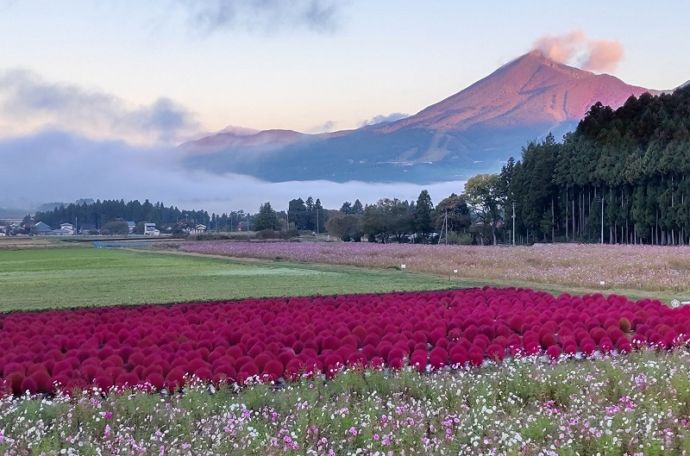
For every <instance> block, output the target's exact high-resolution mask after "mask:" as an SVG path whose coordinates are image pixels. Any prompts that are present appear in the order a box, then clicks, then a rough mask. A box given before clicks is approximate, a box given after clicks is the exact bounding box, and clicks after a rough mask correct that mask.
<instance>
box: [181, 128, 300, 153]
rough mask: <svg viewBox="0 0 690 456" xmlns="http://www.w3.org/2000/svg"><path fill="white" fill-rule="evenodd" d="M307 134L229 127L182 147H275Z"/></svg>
mask: <svg viewBox="0 0 690 456" xmlns="http://www.w3.org/2000/svg"><path fill="white" fill-rule="evenodd" d="M309 136H310V135H305V134H304V133H299V132H297V131H293V130H263V131H258V130H251V129H249V128H241V127H229V128H225V129H223V130H221V131H220V132H218V133H216V134H213V135H210V136H205V137H203V138H200V139H197V140H195V141H190V142H188V143H185V144H183V147H184V148H185V149H187V150H189V151H195V152H215V151H218V150H224V149H232V148H240V147H260V148H265V149H277V148H281V147H285V146H287V145H290V144H294V143H296V142H300V141H302V140H305V139H307V138H309Z"/></svg>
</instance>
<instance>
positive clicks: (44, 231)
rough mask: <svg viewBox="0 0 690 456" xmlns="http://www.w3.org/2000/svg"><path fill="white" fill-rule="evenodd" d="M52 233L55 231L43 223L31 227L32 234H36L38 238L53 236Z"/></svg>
mask: <svg viewBox="0 0 690 456" xmlns="http://www.w3.org/2000/svg"><path fill="white" fill-rule="evenodd" d="M52 231H53V229H52V228H51V227H50V226H49V225H48V224H46V223H43V222H37V223H36V224H34V226H32V227H31V234H36V235H38V236H46V235H48V234H51V232H52Z"/></svg>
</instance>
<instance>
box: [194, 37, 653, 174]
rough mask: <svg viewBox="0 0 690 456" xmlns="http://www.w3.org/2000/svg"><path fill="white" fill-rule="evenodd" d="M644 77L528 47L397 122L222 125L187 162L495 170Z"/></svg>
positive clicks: (274, 170)
mask: <svg viewBox="0 0 690 456" xmlns="http://www.w3.org/2000/svg"><path fill="white" fill-rule="evenodd" d="M644 92H652V93H656V91H654V90H649V89H646V88H643V87H638V86H633V85H629V84H626V83H625V82H623V81H621V80H620V79H618V78H616V77H614V76H610V75H608V74H595V73H593V72H590V71H585V70H581V69H578V68H574V67H571V66H568V65H565V64H562V63H558V62H556V61H554V60H552V59H550V58H548V57H547V56H546V55H545V54H544V53H543V52H542V51H538V50H535V51H531V52H529V53H527V54H525V55H523V56H521V57H519V58H517V59H515V60H513V61H511V62H509V63H507V64H505V65H503V66H502V67H500V68H498V69H497V70H496V71H494V72H493V73H492V74H490V75H489V76H487V77H486V78H484V79H481V80H480V81H478V82H476V83H474V84H472V85H471V86H469V87H468V88H466V89H464V90H462V91H460V92H458V93H456V94H454V95H452V96H450V97H448V98H446V99H445V100H442V101H440V102H438V103H436V104H434V105H432V106H429V107H427V108H425V109H423V110H422V111H420V112H418V113H417V114H415V115H412V116H409V117H406V118H404V119H401V120H397V121H394V122H389V123H383V124H377V125H370V126H364V127H362V128H359V129H356V130H349V131H339V132H334V133H328V134H320V135H308V134H302V133H298V132H295V131H291V130H266V131H260V132H254V131H245V130H237V129H229V130H228V129H226V130H224V131H221V132H219V133H218V134H215V135H211V136H207V137H204V138H201V139H199V140H197V141H193V142H190V143H186V144H184V145H183V146H182V149H183V150H185V151H187V152H190V155H189V157H188V158H187V159H186V165H187V166H189V167H191V168H195V169H196V168H198V169H204V170H208V171H212V172H216V173H224V172H235V173H241V174H248V175H252V176H254V177H258V178H261V179H265V180H269V181H274V182H282V181H288V180H314V179H327V180H332V181H339V182H342V181H348V180H362V181H369V182H392V181H405V182H416V183H425V182H434V181H449V180H462V179H465V178H467V177H469V176H471V175H473V174H475V173H477V172H482V171H495V170H497V169H498V168H500V166H501V164H502V163H503V162H504V161H505V160H506V159H507V158H508V157H510V156H515V157H518V156H519V155H520V151H521V148H522V147H523V146H524V145H526V144H527V142H528V141H530V140H533V139H538V138H542V137H544V136H546V135H547V134H548V133H553V134H554V135H555V136H556V137H557V138H560V137H561V136H562V135H563V134H564V133H566V132H567V131H570V130H572V129H573V128H574V127H575V126H576V125H577V122H578V121H579V120H580V119H582V118H583V117H584V115H585V114H586V113H587V111H588V109H589V108H590V107H591V106H592V105H593V104H595V103H596V102H601V103H603V104H605V105H609V106H612V107H614V108H617V107H619V106H621V105H622V104H623V103H624V102H625V101H626V100H627V99H628V98H629V97H630V96H639V95H640V94H642V93H644Z"/></svg>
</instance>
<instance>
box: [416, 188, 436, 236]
mask: <svg viewBox="0 0 690 456" xmlns="http://www.w3.org/2000/svg"><path fill="white" fill-rule="evenodd" d="M433 215H434V205H433V204H432V202H431V196H429V192H428V191H426V190H422V192H421V193H420V194H419V197H418V198H417V204H416V205H415V207H414V214H413V226H414V229H415V233H417V234H419V235H420V237H421V238H422V239H426V238H427V237H428V235H429V233H431V231H432V230H433V229H434V226H433Z"/></svg>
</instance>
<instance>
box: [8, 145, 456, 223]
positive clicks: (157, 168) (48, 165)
mask: <svg viewBox="0 0 690 456" xmlns="http://www.w3.org/2000/svg"><path fill="white" fill-rule="evenodd" d="M183 157H184V154H183V152H182V151H181V150H180V149H179V148H173V147H161V146H154V147H136V146H132V145H129V144H126V143H124V142H118V141H94V140H90V139H85V138H83V137H78V136H75V135H72V134H69V133H64V132H59V131H52V132H42V133H39V134H34V135H29V136H24V137H18V138H12V139H5V140H0V160H1V163H2V166H0V207H18V208H23V209H32V208H35V207H37V206H38V205H40V204H42V203H45V202H48V201H62V202H70V201H75V200H77V199H79V198H94V199H96V198H98V199H115V198H117V199H120V198H123V199H125V200H130V199H139V200H141V201H143V200H144V199H146V198H148V199H149V200H151V201H162V202H165V203H166V204H174V205H177V206H179V207H181V208H187V209H206V210H208V211H209V212H217V213H218V212H227V211H230V210H237V209H244V210H247V211H251V212H256V211H257V209H258V207H259V205H260V204H261V203H264V202H265V201H271V203H272V204H273V205H274V207H276V208H277V209H285V208H286V207H287V203H288V201H289V200H290V199H291V198H294V197H298V196H301V197H307V196H309V195H312V196H314V197H315V198H316V197H319V198H320V199H321V201H322V202H323V203H324V206H325V207H328V208H339V207H340V205H341V204H342V203H343V201H346V200H348V201H353V200H354V199H357V198H359V199H360V200H361V201H362V202H364V203H367V202H375V201H376V200H378V199H379V198H381V197H391V198H393V197H396V198H400V199H408V200H411V199H416V198H417V196H418V195H419V192H420V191H421V190H422V189H425V188H426V189H428V190H429V192H430V193H431V195H432V197H433V198H434V201H439V200H441V199H442V198H444V197H446V196H448V195H449V194H450V193H452V192H455V193H459V192H460V191H462V188H463V186H464V183H463V182H445V183H437V184H431V185H417V184H408V183H386V184H375V183H365V182H346V183H335V182H330V181H301V182H280V183H269V182H264V181H261V180H259V179H255V178H253V177H249V176H243V175H237V174H224V175H219V174H213V173H209V172H204V171H193V170H189V169H185V168H184V167H183V166H182V165H181V162H182V158H183Z"/></svg>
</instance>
